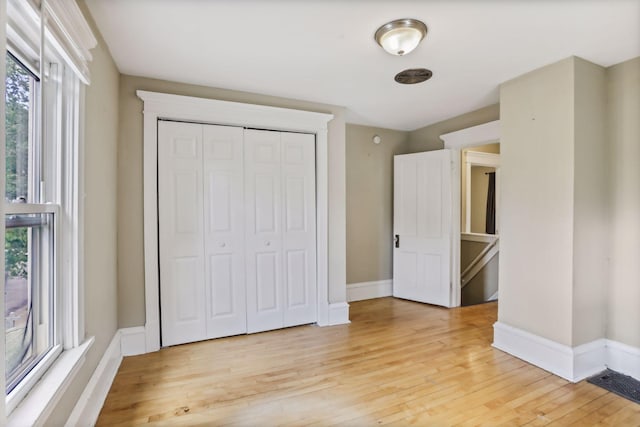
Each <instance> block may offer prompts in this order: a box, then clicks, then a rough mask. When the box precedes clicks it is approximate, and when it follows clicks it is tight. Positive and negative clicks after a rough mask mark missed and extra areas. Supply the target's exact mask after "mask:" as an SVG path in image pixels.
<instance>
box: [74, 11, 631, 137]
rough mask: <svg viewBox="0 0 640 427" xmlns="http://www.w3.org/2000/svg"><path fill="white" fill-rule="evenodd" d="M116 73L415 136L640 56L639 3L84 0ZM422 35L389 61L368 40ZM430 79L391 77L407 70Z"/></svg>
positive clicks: (372, 42)
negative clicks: (282, 101) (577, 63)
mask: <svg viewBox="0 0 640 427" xmlns="http://www.w3.org/2000/svg"><path fill="white" fill-rule="evenodd" d="M86 3H87V5H88V6H89V9H90V11H91V14H92V15H93V17H94V19H95V21H96V23H97V25H98V28H99V29H100V31H101V33H102V35H103V37H104V38H105V40H106V42H107V45H108V46H109V49H110V51H111V54H112V55H113V58H114V60H115V62H116V64H117V66H118V69H119V70H120V71H121V72H122V73H123V74H129V75H136V76H145V77H152V78H158V79H164V80H171V81H177V82H184V83H193V84H200V85H206V86H211V87H219V88H225V89H235V90H241V91H247V92H253V93H259V94H266V95H274V96H280V97H286V98H293V99H300V100H306V101H313V102H319V103H326V104H333V105H340V106H343V107H346V109H347V121H348V122H350V123H356V124H364V125H372V126H378V127H385V128H391V129H399V130H413V129H416V128H419V127H422V126H426V125H428V124H431V123H435V122H438V121H441V120H443V119H446V118H450V117H453V116H456V115H459V114H463V113H465V112H468V111H471V110H475V109H477V108H480V107H484V106H487V105H490V104H494V103H496V102H498V85H499V84H500V83H501V82H504V81H506V80H509V79H511V78H514V77H517V76H519V75H521V74H523V73H525V72H528V71H531V70H533V69H535V68H538V67H541V66H543V65H546V64H549V63H552V62H555V61H558V60H560V59H563V58H566V57H568V56H571V55H576V56H580V57H582V58H584V59H587V60H589V61H592V62H595V63H597V64H600V65H602V66H605V67H606V66H610V65H613V64H617V63H619V62H622V61H625V60H627V59H631V58H634V57H636V56H640V1H638V0H599V1H596V0H562V1H560V0H558V1H552V0H528V1H527V0H511V1H508V0H492V1H479V0H476V1H471V0H467V1H462V0H450V1H444V0H442V1H417V0H414V1H407V0H396V1H391V0H387V1H382V0H377V1H376V0H368V1H364V0H343V1H338V0H324V1H320V0H304V1H302V0H300V1H296V0H225V1H222V0H221V1H215V0H209V1H204V0H200V1H199V0H173V1H171V0H135V1H132V0H86ZM409 17H410V18H416V19H419V20H422V21H423V22H424V23H425V24H426V25H427V27H428V29H429V30H428V34H427V37H426V38H425V39H424V40H423V42H422V44H421V45H420V46H418V48H417V49H416V50H415V51H413V52H412V53H410V54H408V55H406V56H403V57H397V56H392V55H389V54H388V53H386V52H385V51H383V50H382V48H380V47H379V46H378V45H377V44H376V42H375V41H374V39H373V34H374V33H375V31H376V29H377V28H378V27H379V26H381V25H382V24H384V23H386V22H388V21H391V20H394V19H398V18H409ZM418 67H425V68H428V69H430V70H432V71H433V77H432V78H431V80H428V81H426V82H424V83H420V84H417V85H409V86H405V85H400V84H398V83H396V82H395V81H394V80H393V77H394V75H395V74H396V73H398V72H399V71H401V70H403V69H406V68H418Z"/></svg>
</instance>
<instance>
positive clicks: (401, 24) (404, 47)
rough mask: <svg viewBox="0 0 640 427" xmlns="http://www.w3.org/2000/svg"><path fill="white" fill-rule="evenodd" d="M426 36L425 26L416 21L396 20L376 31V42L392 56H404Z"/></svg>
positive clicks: (408, 19)
mask: <svg viewBox="0 0 640 427" xmlns="http://www.w3.org/2000/svg"><path fill="white" fill-rule="evenodd" d="M426 35H427V26H426V25H424V22H422V21H418V20H417V19H410V18H407V19H396V20H395V21H391V22H389V23H387V24H384V25H383V26H382V27H380V28H378V31H376V34H375V36H374V37H375V39H376V42H378V44H379V45H380V46H382V48H383V49H384V50H386V51H387V52H389V53H390V54H392V55H398V56H402V55H406V54H407V53H409V52H411V51H412V50H413V49H415V48H416V47H418V45H419V44H420V42H421V41H422V39H423V38H424V37H425V36H426Z"/></svg>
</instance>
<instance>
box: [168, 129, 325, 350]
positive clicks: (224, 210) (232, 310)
mask: <svg viewBox="0 0 640 427" xmlns="http://www.w3.org/2000/svg"><path fill="white" fill-rule="evenodd" d="M158 219H159V247H160V254H159V255H160V301H161V302H160V308H161V314H160V316H161V326H162V345H163V346H168V345H175V344H182V343H186V342H193V341H199V340H204V339H210V338H217V337H222V336H229V335H237V334H241V333H246V332H258V331H264V330H269V329H277V328H282V327H286V326H294V325H300V324H305V323H312V322H315V321H316V319H317V315H316V282H315V281H316V253H315V251H316V241H315V233H316V227H315V139H314V136H313V135H308V134H297V133H284V132H271V131H259V130H244V129H243V128H239V127H230V126H214V125H201V124H194V123H179V122H168V121H160V122H159V123H158Z"/></svg>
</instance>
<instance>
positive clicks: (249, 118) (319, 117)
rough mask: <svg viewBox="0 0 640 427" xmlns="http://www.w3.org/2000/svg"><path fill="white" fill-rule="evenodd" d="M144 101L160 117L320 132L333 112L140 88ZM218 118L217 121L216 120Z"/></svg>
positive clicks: (138, 92)
mask: <svg viewBox="0 0 640 427" xmlns="http://www.w3.org/2000/svg"><path fill="white" fill-rule="evenodd" d="M136 93H137V95H138V97H139V98H140V99H142V100H143V101H144V113H145V114H146V113H151V114H157V115H158V117H159V118H165V119H171V118H175V117H180V118H183V119H188V120H194V121H198V122H202V123H213V124H219V125H231V126H247V125H250V126H252V127H264V128H266V129H271V130H284V131H300V132H312V133H316V132H317V131H318V130H326V129H327V123H329V121H331V119H333V114H326V113H317V112H313V111H304V110H292V109H289V108H280V107H271V106H267V105H257V104H245V103H241V102H233V101H221V100H217V99H208V98H197V97H192V96H183V95H173V94H168V93H158V92H148V91H143V90H139V91H137V92H136ZM212 120H214V122H212Z"/></svg>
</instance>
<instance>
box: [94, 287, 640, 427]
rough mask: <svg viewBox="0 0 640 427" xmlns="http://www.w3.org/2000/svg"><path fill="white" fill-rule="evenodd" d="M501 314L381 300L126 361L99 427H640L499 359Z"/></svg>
mask: <svg viewBox="0 0 640 427" xmlns="http://www.w3.org/2000/svg"><path fill="white" fill-rule="evenodd" d="M496 311H497V305H496V304H495V303H490V304H483V305H476V306H471V307H464V308H458V309H444V308H438V307H433V306H429V305H424V304H419V303H413V302H409V301H403V300H398V299H393V298H381V299H376V300H369V301H361V302H355V303H352V304H351V321H352V323H351V324H350V325H341V326H333V327H326V328H319V327H317V326H301V327H296V328H290V329H284V330H279V331H272V332H264V333H261V334H255V335H246V336H238V337H231V338H224V339H218V340H212V341H205V342H199V343H194V344H187V345H182V346H177V347H172V348H166V349H163V350H161V351H159V352H156V353H151V354H146V355H141V356H134V357H127V358H125V359H124V361H123V362H122V365H121V367H120V370H119V371H118V375H117V377H116V379H115V381H114V383H113V386H112V388H111V391H110V392H109V395H108V397H107V400H106V402H105V405H104V407H103V409H102V412H101V414H100V418H99V420H98V425H105V426H114V425H139V424H147V423H149V424H157V425H222V424H224V425H240V426H242V425H246V426H269V425H318V426H320V425H323V426H324V425H334V424H338V425H348V426H365V425H369V426H370V425H378V424H396V425H409V424H412V425H429V426H431V425H432V426H449V425H489V426H496V425H509V426H510V425H532V426H534V425H547V424H549V425H556V426H567V425H585V426H587V425H588V426H591V425H610V426H624V425H630V426H640V405H637V404H635V403H633V402H631V401H629V400H626V399H623V398H621V397H619V396H616V395H615V394H612V393H609V392H607V391H605V390H603V389H601V388H598V387H596V386H594V385H591V384H588V383H587V382H586V381H582V382H580V383H578V384H571V383H569V382H567V381H565V380H563V379H561V378H559V377H556V376H554V375H551V374H549V373H548V372H546V371H543V370H542V369H539V368H536V367H535V366H532V365H529V364H527V363H525V362H523V361H521V360H519V359H516V358H515V357H512V356H509V355H508V354H506V353H503V352H501V351H499V350H496V349H494V348H492V347H491V341H492V336H493V329H492V325H493V323H494V322H495V321H496Z"/></svg>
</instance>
